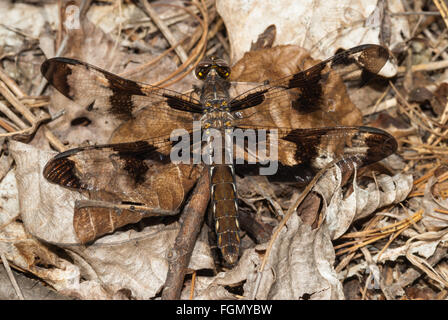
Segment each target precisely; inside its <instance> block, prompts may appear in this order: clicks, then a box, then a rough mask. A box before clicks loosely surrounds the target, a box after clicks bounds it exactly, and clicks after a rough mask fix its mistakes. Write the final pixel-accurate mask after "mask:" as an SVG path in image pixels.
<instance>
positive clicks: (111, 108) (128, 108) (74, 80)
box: [41, 57, 202, 120]
mask: <svg viewBox="0 0 448 320" xmlns="http://www.w3.org/2000/svg"><path fill="white" fill-rule="evenodd" d="M41 72H42V74H43V75H44V77H45V78H46V79H47V80H48V82H49V83H50V84H52V85H53V86H54V87H55V88H56V89H57V90H58V91H59V92H61V93H62V94H63V95H64V96H66V97H67V98H69V99H71V100H73V101H75V102H77V103H78V104H80V105H81V106H83V107H85V108H86V110H87V111H96V112H99V113H110V114H112V115H114V116H116V117H118V118H125V119H126V118H129V117H131V115H132V114H133V113H134V112H135V111H137V110H139V109H141V108H143V107H147V106H151V108H152V109H153V110H154V115H157V113H161V114H162V116H163V115H165V114H168V115H171V116H172V118H176V117H177V116H179V115H181V114H182V113H180V114H179V112H170V109H171V110H172V111H176V110H179V111H186V112H190V113H201V112H202V108H201V106H200V104H199V102H198V101H197V100H196V99H194V98H193V97H190V96H188V95H184V94H181V93H178V92H176V91H172V90H168V89H163V88H159V87H155V86H151V85H148V84H144V83H141V82H135V81H132V80H128V79H124V78H121V77H119V76H117V75H115V74H113V73H110V72H108V71H105V70H102V69H100V68H97V67H95V66H92V65H90V64H87V63H85V62H81V61H78V60H75V59H68V58H59V57H58V58H52V59H49V60H46V61H45V62H44V63H43V64H42V66H41ZM157 102H163V103H164V104H163V105H162V106H161V105H154V104H155V103H157ZM161 120H163V118H162V119H161Z"/></svg>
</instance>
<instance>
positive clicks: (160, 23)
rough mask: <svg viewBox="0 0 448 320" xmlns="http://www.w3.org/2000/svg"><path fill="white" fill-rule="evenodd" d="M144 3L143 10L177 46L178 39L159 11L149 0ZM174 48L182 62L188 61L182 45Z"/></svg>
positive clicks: (143, 0)
mask: <svg viewBox="0 0 448 320" xmlns="http://www.w3.org/2000/svg"><path fill="white" fill-rule="evenodd" d="M142 4H143V10H144V11H145V13H146V14H147V15H148V16H149V17H150V18H151V19H152V21H154V24H155V25H156V26H157V27H158V28H159V29H160V32H162V34H163V35H164V37H165V39H166V40H167V41H168V43H169V44H170V45H171V46H175V45H176V44H177V42H178V41H177V40H176V38H175V37H174V36H173V34H172V33H171V31H170V29H169V28H168V27H167V26H166V25H165V23H164V22H163V21H162V19H160V18H159V16H158V15H157V12H156V11H155V10H154V9H153V7H152V6H151V5H150V4H149V3H148V1H147V0H142ZM174 50H175V51H176V54H177V55H178V56H179V59H180V61H182V63H184V62H185V61H187V59H188V56H187V54H186V53H185V50H184V49H183V48H182V47H181V46H176V47H175V49H174Z"/></svg>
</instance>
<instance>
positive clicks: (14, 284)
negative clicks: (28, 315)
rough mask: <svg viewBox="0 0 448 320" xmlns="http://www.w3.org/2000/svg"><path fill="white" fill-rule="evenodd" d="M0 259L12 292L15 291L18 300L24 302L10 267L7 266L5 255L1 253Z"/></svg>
mask: <svg viewBox="0 0 448 320" xmlns="http://www.w3.org/2000/svg"><path fill="white" fill-rule="evenodd" d="M0 258H1V259H2V262H3V265H4V266H5V269H6V273H7V274H8V277H9V280H10V281H11V284H12V286H13V287H14V290H15V291H16V294H17V296H18V297H19V299H20V300H25V298H24V297H23V294H22V290H20V287H19V285H18V284H17V281H16V278H14V274H13V273H12V271H11V267H10V266H9V263H8V260H7V259H6V255H5V254H4V253H3V252H2V253H0Z"/></svg>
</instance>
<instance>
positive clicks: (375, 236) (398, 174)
mask: <svg viewBox="0 0 448 320" xmlns="http://www.w3.org/2000/svg"><path fill="white" fill-rule="evenodd" d="M171 4H172V6H171V7H170V6H163V5H162V6H160V7H157V6H156V5H155V6H154V7H155V8H156V12H158V14H159V15H160V17H161V18H162V20H161V21H162V23H166V24H167V25H169V29H168V32H170V33H172V35H173V36H174V39H178V41H179V42H181V41H180V40H182V46H183V48H184V49H187V50H186V52H187V59H189V61H188V63H190V62H192V63H193V65H194V63H197V62H198V61H199V60H200V57H201V56H202V55H203V54H205V53H206V54H218V55H220V56H223V57H224V58H227V59H228V58H229V57H230V58H231V61H232V63H236V64H235V66H234V73H233V75H232V77H235V79H238V80H244V81H260V80H261V81H262V80H264V79H266V74H290V73H293V72H295V70H294V68H297V66H299V65H302V66H303V65H308V66H309V65H312V64H313V63H315V62H316V61H317V60H314V59H322V58H326V57H329V56H331V55H332V54H334V53H335V52H336V50H338V49H339V48H345V49H347V48H350V47H353V46H355V45H358V44H361V43H367V42H369V43H379V41H380V39H382V40H381V41H382V44H383V45H386V46H388V48H389V49H390V50H392V51H393V52H394V53H395V54H396V55H397V56H401V57H402V58H401V60H400V67H399V69H398V76H397V77H396V78H394V79H392V80H388V81H384V83H382V84H380V85H379V86H375V87H373V88H372V87H371V86H365V87H363V88H361V89H355V88H350V87H349V90H348V95H347V97H345V93H344V92H342V91H341V93H340V94H341V95H344V97H343V98H341V100H340V101H342V102H341V103H340V104H339V105H336V106H335V109H336V112H335V114H334V116H335V117H339V119H338V123H340V124H344V125H350V124H351V125H360V124H361V123H363V124H365V125H371V126H376V127H378V128H382V129H385V130H388V131H389V132H390V133H392V134H393V135H394V136H395V138H396V139H397V140H398V143H399V146H400V147H399V150H398V152H397V155H393V156H391V157H389V158H388V159H385V160H383V161H381V162H380V163H379V164H376V165H373V166H372V168H370V170H364V169H362V170H360V172H357V176H358V178H356V179H354V178H353V177H352V178H351V179H348V180H347V179H346V177H345V175H344V173H343V172H341V171H340V170H339V168H338V167H333V168H330V169H328V170H326V172H324V173H323V174H322V176H321V177H320V179H319V180H317V181H316V182H315V184H314V185H313V186H311V187H312V188H311V189H310V190H309V193H308V195H307V197H305V199H302V202H301V203H299V204H297V203H296V200H297V199H298V197H299V195H300V193H301V192H302V191H303V189H297V188H294V187H291V186H287V185H283V184H280V183H270V182H267V181H266V179H265V178H264V177H239V178H238V186H240V190H239V194H240V196H242V199H241V203H242V210H244V211H245V212H246V211H247V212H249V213H250V216H252V218H253V219H255V220H256V221H257V226H259V227H261V228H265V230H269V232H271V230H272V234H275V235H276V236H274V237H273V238H272V239H271V241H272V242H269V243H267V242H264V243H256V241H257V240H254V239H253V238H251V237H250V236H249V235H250V234H251V233H250V230H248V231H246V232H243V233H242V246H243V249H244V250H243V252H242V256H241V257H240V259H239V262H238V264H237V265H236V266H234V267H233V268H227V267H225V266H224V267H223V266H221V265H220V264H219V260H216V259H215V258H214V255H213V245H212V246H210V245H209V243H208V240H207V233H208V229H209V227H208V226H207V225H206V224H204V225H203V226H202V229H201V231H200V233H199V238H198V240H197V241H196V244H195V245H194V250H193V253H192V256H191V259H190V262H189V266H185V268H186V269H185V270H186V273H188V274H191V275H194V276H192V277H186V278H185V281H184V283H183V289H182V292H179V296H178V297H179V298H182V299H189V298H195V299H242V298H252V299H253V298H256V299H344V298H345V299H445V298H446V296H447V285H448V278H447V271H446V270H447V268H446V266H447V265H446V257H447V245H446V243H447V242H446V241H447V237H448V236H447V233H448V231H447V230H448V229H447V221H448V219H447V212H448V211H447V210H448V208H447V206H448V204H447V203H446V198H447V196H446V190H445V189H446V177H447V176H448V174H446V171H447V167H446V150H445V149H446V146H445V144H446V139H445V137H446V134H447V131H446V128H445V124H446V121H447V120H448V117H447V114H448V113H447V111H446V110H447V108H446V105H447V98H446V94H445V90H444V87H445V86H446V84H445V82H446V73H445V72H444V70H445V68H446V67H447V66H448V64H446V63H445V61H446V60H447V59H448V57H446V55H447V54H446V53H445V52H444V50H445V49H444V48H446V41H447V40H446V36H445V33H444V30H445V28H447V25H446V21H444V20H443V18H442V17H443V16H446V15H445V13H446V12H445V11H444V10H446V9H445V8H444V7H443V6H442V5H440V2H439V1H434V3H430V4H428V5H427V6H425V7H418V5H419V4H418V3H413V2H408V1H403V4H401V3H399V2H398V1H388V4H387V5H386V6H385V2H383V1H378V3H377V4H376V6H370V7H369V6H368V5H366V4H365V3H364V2H363V1H359V3H358V2H356V5H352V6H351V7H350V8H348V6H344V5H343V4H341V5H339V6H338V7H337V9H336V10H333V11H331V12H335V14H334V15H333V16H332V18H331V19H325V17H324V18H322V16H325V15H324V14H322V12H328V10H329V8H328V7H325V6H324V4H323V6H322V7H309V8H308V7H300V6H299V7H298V8H297V9H296V8H295V7H294V8H293V7H292V6H289V7H288V6H287V5H285V7H284V8H283V9H282V8H281V7H280V6H279V7H278V8H275V9H276V10H271V11H269V12H270V13H272V17H271V18H270V19H262V20H263V21H260V19H258V20H257V19H256V21H257V23H251V21H252V20H251V19H253V17H256V13H257V10H261V11H262V12H266V10H265V9H264V8H263V7H262V6H263V5H262V4H254V7H253V8H244V7H242V5H241V7H240V9H241V10H240V11H241V12H245V10H249V11H250V12H251V14H253V15H246V16H247V19H241V18H238V15H236V14H235V13H234V12H233V13H232V11H231V10H230V9H231V8H227V7H226V1H217V5H216V8H214V7H213V5H212V3H211V2H208V1H202V2H199V6H198V5H196V4H195V3H191V4H190V5H189V6H187V7H188V10H183V9H179V6H181V4H180V2H176V1H173V3H171ZM352 4H353V2H352ZM369 4H371V2H369ZM2 5H4V4H2ZM116 5H117V4H116V3H112V2H110V3H109V2H107V1H106V3H105V5H103V6H97V5H95V4H93V5H91V7H92V8H90V9H89V10H88V11H87V12H88V14H87V18H83V21H82V29H79V30H65V29H63V28H61V27H60V26H59V25H58V23H55V22H54V21H53V20H49V21H47V22H48V23H49V25H47V27H43V26H41V25H40V24H37V25H35V28H34V29H33V33H31V32H27V30H30V29H29V28H31V27H30V26H26V25H22V24H20V25H19V24H17V25H12V26H10V27H14V28H9V29H7V30H8V31H7V32H8V37H10V38H11V37H12V39H13V40H8V41H9V42H5V43H4V44H3V45H2V48H1V52H0V53H1V55H0V56H1V58H2V69H0V76H1V77H0V79H1V81H2V83H5V84H6V88H7V90H3V91H1V92H0V107H3V108H4V111H3V110H0V111H2V117H1V123H0V126H1V128H2V133H3V135H2V136H4V137H6V136H8V135H16V136H17V133H19V131H20V130H23V129H27V128H32V130H28V131H27V134H28V135H29V137H30V142H29V143H28V144H23V143H21V142H16V141H13V140H12V139H11V140H10V142H9V144H8V148H7V149H6V148H5V146H4V147H3V152H2V159H6V160H2V161H3V163H4V164H5V168H6V169H4V170H2V177H3V178H2V181H1V184H0V185H1V188H0V193H1V195H2V196H1V199H0V201H1V203H0V205H1V211H0V212H1V215H0V226H1V229H0V234H1V237H2V239H3V241H2V245H1V248H0V250H1V252H2V257H3V256H5V257H6V259H7V260H8V262H9V264H10V265H11V266H12V267H13V269H15V270H18V271H21V272H26V273H31V274H33V275H34V276H35V277H37V278H39V279H41V281H42V282H44V283H46V284H48V285H50V286H51V287H52V288H53V289H55V290H56V291H58V292H59V293H62V294H64V295H67V296H69V297H72V298H79V299H128V298H134V299H154V298H157V297H159V296H160V295H161V292H163V290H164V284H165V281H166V277H167V273H168V270H169V268H170V263H172V261H171V260H170V258H169V257H170V252H171V250H172V247H173V245H174V243H175V239H176V236H177V234H178V232H179V229H180V225H181V221H179V219H178V217H179V215H180V216H182V214H181V210H180V211H179V213H178V214H177V216H174V218H168V217H167V218H166V219H165V220H163V219H162V220H160V219H159V220H158V219H156V218H146V219H143V220H141V221H140V222H137V223H133V224H131V225H126V226H124V227H121V228H119V229H118V230H116V231H114V232H110V233H109V234H107V235H104V236H102V237H100V238H99V239H97V240H95V241H94V242H93V243H88V244H84V243H82V242H80V241H79V238H78V237H77V234H76V230H75V229H74V225H73V211H74V205H75V202H76V201H77V200H78V201H79V200H86V198H85V195H82V194H80V193H77V192H74V191H69V190H66V189H63V188H60V187H58V186H56V185H52V184H50V183H48V182H47V181H46V180H45V179H44V178H43V176H42V174H41V172H42V169H43V166H44V165H45V163H46V161H47V160H48V159H49V158H50V157H51V156H53V155H54V154H55V152H54V151H51V149H52V148H53V149H56V150H57V151H62V150H65V149H68V148H69V147H74V146H77V145H80V144H94V143H104V142H107V141H108V140H109V139H110V136H111V135H112V134H117V133H114V131H115V129H116V128H117V126H118V125H119V123H118V122H117V121H116V120H115V119H107V118H103V117H95V118H92V117H91V116H90V115H89V114H86V113H85V111H83V110H82V108H80V106H77V105H76V104H74V103H71V102H70V104H69V101H68V100H67V99H65V98H63V97H62V96H61V95H60V94H59V93H57V92H55V91H54V90H49V91H45V93H46V94H47V95H49V96H50V97H51V103H49V101H48V100H45V99H43V98H42V97H41V95H42V93H43V92H39V91H40V88H42V85H41V83H40V82H41V79H42V78H41V77H40V75H39V66H40V64H41V63H42V62H43V61H44V59H45V58H50V57H51V56H52V55H54V54H55V53H56V52H57V51H58V49H60V48H61V47H63V49H62V51H61V52H60V53H59V55H63V56H68V57H76V58H78V59H80V60H84V61H87V62H89V63H91V64H94V65H98V66H100V67H103V68H107V69H108V70H110V71H112V72H115V73H123V72H129V71H131V72H130V73H129V74H128V75H126V76H127V77H130V78H132V79H135V80H139V81H145V82H147V83H155V82H158V81H160V80H163V79H164V78H165V77H166V76H167V75H168V74H171V73H174V74H175V72H176V69H177V68H178V66H179V65H181V64H182V62H183V61H182V59H183V58H181V57H178V55H179V53H178V52H175V51H174V50H173V48H172V47H171V48H170V44H168V41H167V40H166V37H165V36H163V35H162V34H161V33H160V31H159V30H161V29H160V26H159V25H160V22H159V25H157V23H156V22H155V21H153V19H151V18H148V16H147V15H146V14H144V13H143V12H144V10H143V9H141V8H138V7H136V6H134V5H133V4H130V3H128V2H127V1H125V2H120V4H119V5H121V6H122V8H121V9H122V10H121V14H120V15H118V17H117V19H115V20H114V19H111V16H112V15H111V14H110V13H109V12H110V11H111V10H112V9H113V8H114V6H116ZM328 5H329V6H331V5H333V4H332V3H331V2H329V4H328ZM257 6H260V7H257ZM36 8H37V9H36ZM39 9H40V10H43V11H40V12H44V11H45V12H50V13H51V15H49V16H48V17H50V18H51V17H54V16H57V7H56V6H55V5H53V6H52V5H51V4H50V5H48V4H44V3H42V5H36V6H33V10H39ZM293 9H294V10H293ZM6 10H10V11H9V12H26V11H27V5H26V4H20V5H14V4H9V6H7V7H6ZM21 10H22V11H21ZM84 10H87V9H84ZM216 10H218V13H219V15H220V16H221V17H222V20H221V18H219V17H218V16H217V15H216ZM263 10H264V11H263ZM281 10H284V11H285V12H287V13H288V15H289V16H291V14H292V15H295V16H297V17H299V16H300V12H303V11H306V12H307V13H308V14H309V15H310V16H311V17H312V19H311V20H308V22H309V23H308V24H307V23H305V22H304V21H307V20H306V19H305V20H302V21H299V20H300V19H297V21H299V25H295V24H292V25H288V21H285V19H282V18H281V17H282V16H281ZM423 11H428V12H431V13H433V14H432V15H429V14H428V15H423V14H419V13H421V12H423ZM294 12H296V13H294ZM192 14H195V15H197V17H200V19H202V20H201V21H202V22H201V23H199V22H198V20H197V19H195V18H192ZM42 15H43V14H42ZM105 17H106V18H105ZM89 20H90V21H89ZM297 21H294V22H293V23H296V22H297ZM322 21H323V22H325V23H328V24H329V25H328V26H326V25H322ZM360 21H362V22H363V23H360ZM364 22H366V23H364ZM244 23H250V24H251V26H256V28H255V27H253V28H249V29H250V32H252V33H253V34H249V32H247V31H249V29H248V28H247V27H245V25H244ZM265 23H267V24H266V25H264V24H265ZM271 24H275V25H276V26H277V28H276V33H275V37H274V40H273V41H271V40H269V37H267V38H266V34H265V38H264V39H268V41H264V42H258V45H260V46H262V47H263V46H265V47H264V48H261V50H256V46H252V51H251V52H250V53H246V55H244V53H245V52H246V51H248V50H249V48H250V47H251V44H254V43H256V40H257V37H258V36H259V35H260V34H262V33H263V31H265V30H268V29H266V28H268V27H269V25H271ZM204 25H206V28H205V29H204V28H203V27H204ZM224 26H225V27H227V34H226V33H225V32H224ZM280 26H282V27H281V28H280ZM3 27H4V26H3ZM0 29H2V28H1V27H0ZM11 30H12V31H11ZM291 30H297V33H294V32H291ZM300 30H302V31H300ZM344 30H347V31H344ZM285 31H287V33H288V34H289V36H290V38H285V35H284V32H285ZM2 32H6V31H5V30H3V29H2ZM207 32H208V36H207ZM350 32H352V33H350ZM36 34H38V36H36ZM237 35H238V37H239V36H243V37H246V38H244V39H240V38H238V37H237ZM354 35H357V36H354ZM291 36H292V38H291ZM294 36H295V38H294ZM417 36H420V38H419V37H417ZM36 37H39V38H40V40H41V41H40V47H39V44H38V43H37V42H36V41H34V40H35V38H36ZM65 37H66V38H67V39H66V40H65V42H66V44H65V47H64V46H63V44H64V38H65ZM303 37H306V39H305V38H303ZM411 38H412V39H415V40H413V41H410V40H409V39H411ZM46 39H47V40H46ZM48 39H50V41H49V40H48ZM204 39H206V40H207V43H206V41H205V40H204ZM226 41H229V43H230V45H229V44H228V43H227V42H226ZM423 41H424V42H426V43H427V44H429V45H425V46H422V45H421V43H422V42H423ZM272 42H273V46H272V48H269V47H270V46H271V45H272ZM269 43H271V44H269ZM55 44H56V46H55V47H54V48H52V46H54V45H55ZM285 44H287V45H288V46H285V47H278V45H285ZM296 45H302V46H303V47H305V48H306V49H308V51H306V50H305V49H302V48H298V47H296ZM25 46H28V47H27V49H26V52H27V53H26V54H23V53H22V52H23V51H22V50H23V48H24V47H25ZM229 47H230V48H232V50H231V51H229ZM167 50H168V53H164V51H167ZM42 51H43V52H45V55H46V57H45V56H44V55H43V54H42ZM29 53H34V54H29ZM160 56H162V58H161V59H160V60H158V62H157V63H155V64H153V65H152V66H149V67H150V68H151V69H143V70H145V72H142V71H138V72H135V73H133V72H132V70H133V69H134V70H138V69H135V68H136V67H137V68H138V67H140V66H142V64H146V62H147V61H151V60H154V59H157V57H160ZM184 58H185V57H184ZM240 59H241V60H240ZM229 60H230V59H229ZM237 60H240V61H239V62H237ZM184 61H185V60H184ZM444 63H445V64H444ZM30 65H31V66H32V67H31V68H29V69H28V70H27V73H24V72H20V70H21V69H22V70H25V69H26V66H30ZM186 65H187V64H186ZM276 66H279V67H280V68H281V67H284V69H283V70H281V69H275V68H276ZM145 68H147V67H145ZM268 68H271V69H268ZM190 69H191V68H190V67H186V68H184V69H183V70H184V72H183V73H179V74H180V75H181V76H182V77H183V78H182V80H181V81H178V82H177V83H175V84H174V85H172V86H170V88H172V89H175V90H179V91H183V92H185V91H186V90H188V89H190V88H191V87H192V86H193V85H194V84H196V85H197V84H198V82H196V80H195V79H194V78H193V77H192V76H191V73H189V72H186V71H188V70H190ZM17 70H19V72H18V71H17ZM146 70H148V71H146ZM253 70H256V72H254V71H253ZM174 77H176V74H175V75H174ZM251 77H252V78H251ZM257 77H258V78H257ZM263 77H264V78H263ZM179 78H180V77H179ZM171 80H172V79H170V80H166V81H168V82H169V81H171ZM335 81H338V80H335ZM344 91H345V90H344ZM8 92H10V93H12V95H9V94H8ZM352 101H353V102H354V103H353V102H352ZM44 107H45V109H44ZM61 109H63V110H64V111H65V113H64V114H63V115H62V116H60V117H59V118H58V119H56V120H54V121H52V122H50V123H48V124H41V123H38V121H39V119H42V118H43V117H45V116H47V117H48V111H49V114H50V115H55V114H57V113H58V111H60V110H61ZM7 110H9V111H11V110H14V112H13V113H14V114H16V117H14V116H13V115H12V114H11V113H10V112H9V113H8V111H7ZM17 115H18V119H17ZM362 115H363V116H364V117H363V118H362V117H361V116H362ZM292 116H295V115H292ZM288 120H290V119H288ZM297 121H301V120H300V119H298V120H295V121H293V122H297ZM302 121H304V120H302ZM307 121H308V120H307ZM35 124H36V125H35ZM290 125H294V123H292V124H289V125H287V126H290ZM38 127H40V128H39V129H37V128H38ZM8 132H9V133H10V134H6V133H8ZM122 132H123V131H122ZM59 139H62V141H59ZM8 159H9V160H8ZM11 159H14V165H13V166H12V167H11V162H12V161H11ZM254 185H257V186H262V187H257V188H255V187H254ZM288 212H291V214H290V215H288ZM285 216H288V217H289V218H288V219H287V221H286V220H285V221H284V223H283V224H279V222H280V221H281V220H282V219H284V218H285ZM176 217H177V218H176ZM181 220H182V218H181ZM254 225H255V224H254ZM244 231H245V230H244ZM55 248H57V250H55Z"/></svg>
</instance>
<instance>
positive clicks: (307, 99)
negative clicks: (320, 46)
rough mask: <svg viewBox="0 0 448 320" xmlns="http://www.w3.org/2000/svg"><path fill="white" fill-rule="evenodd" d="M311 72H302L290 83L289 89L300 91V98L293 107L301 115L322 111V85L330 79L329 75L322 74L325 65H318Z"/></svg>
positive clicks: (293, 102) (294, 101)
mask: <svg viewBox="0 0 448 320" xmlns="http://www.w3.org/2000/svg"><path fill="white" fill-rule="evenodd" d="M317 66H318V67H319V68H313V69H312V70H310V71H304V72H300V73H298V74H296V75H294V76H293V77H292V79H291V80H290V81H289V84H288V88H297V89H299V90H300V93H299V97H298V98H297V99H295V100H293V101H292V107H293V108H294V110H296V111H297V112H298V113H300V114H307V113H310V112H314V111H317V110H320V105H321V104H322V103H323V89H322V83H324V82H325V81H326V80H327V79H328V74H322V73H321V72H322V70H323V68H324V67H325V64H324V65H317Z"/></svg>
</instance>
